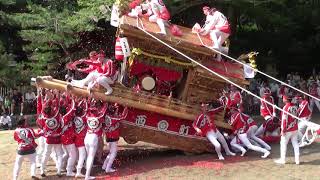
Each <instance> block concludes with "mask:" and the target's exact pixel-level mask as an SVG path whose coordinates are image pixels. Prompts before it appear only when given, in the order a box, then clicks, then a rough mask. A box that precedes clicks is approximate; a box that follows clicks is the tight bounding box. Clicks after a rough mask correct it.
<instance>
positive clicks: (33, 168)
mask: <svg viewBox="0 0 320 180" xmlns="http://www.w3.org/2000/svg"><path fill="white" fill-rule="evenodd" d="M36 156H37V155H36V153H33V154H28V155H19V154H17V156H16V162H15V164H14V169H13V180H16V179H18V175H19V171H20V168H21V165H22V162H23V159H24V158H28V159H29V161H30V163H31V169H30V175H31V176H35V175H36Z"/></svg>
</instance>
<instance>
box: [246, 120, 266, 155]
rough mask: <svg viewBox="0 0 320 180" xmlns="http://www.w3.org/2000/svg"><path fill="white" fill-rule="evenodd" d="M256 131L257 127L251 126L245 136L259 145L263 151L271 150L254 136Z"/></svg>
mask: <svg viewBox="0 0 320 180" xmlns="http://www.w3.org/2000/svg"><path fill="white" fill-rule="evenodd" d="M257 129H258V126H256V125H254V126H251V127H250V128H249V129H248V131H247V136H248V138H249V139H251V140H253V141H255V142H257V143H259V144H260V145H262V146H263V147H264V148H265V149H267V150H269V151H270V150H271V147H270V146H269V145H268V144H267V143H266V142H264V141H263V140H262V139H260V138H258V137H257V136H256V135H255V132H256V131H257Z"/></svg>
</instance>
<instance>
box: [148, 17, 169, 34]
mask: <svg viewBox="0 0 320 180" xmlns="http://www.w3.org/2000/svg"><path fill="white" fill-rule="evenodd" d="M149 21H150V22H155V23H157V24H158V26H159V28H160V33H162V34H167V32H166V27H165V22H166V21H165V20H163V19H161V18H158V17H157V15H152V16H150V17H149Z"/></svg>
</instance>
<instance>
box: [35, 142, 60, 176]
mask: <svg viewBox="0 0 320 180" xmlns="http://www.w3.org/2000/svg"><path fill="white" fill-rule="evenodd" d="M52 149H53V150H54V152H55V153H56V156H57V162H56V168H57V173H58V174H61V169H62V155H63V150H62V146H61V144H47V143H45V147H44V153H43V157H42V160H41V168H40V169H41V174H44V173H45V170H46V166H47V163H48V159H49V156H50V154H51V152H52Z"/></svg>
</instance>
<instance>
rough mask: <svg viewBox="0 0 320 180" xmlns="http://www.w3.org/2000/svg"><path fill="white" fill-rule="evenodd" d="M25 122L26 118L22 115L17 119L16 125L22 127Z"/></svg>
mask: <svg viewBox="0 0 320 180" xmlns="http://www.w3.org/2000/svg"><path fill="white" fill-rule="evenodd" d="M25 123H26V119H25V118H23V117H22V118H20V119H19V120H18V123H17V126H18V127H22V126H24V125H25Z"/></svg>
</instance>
